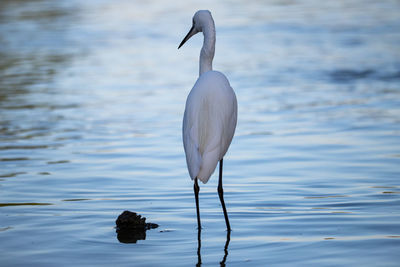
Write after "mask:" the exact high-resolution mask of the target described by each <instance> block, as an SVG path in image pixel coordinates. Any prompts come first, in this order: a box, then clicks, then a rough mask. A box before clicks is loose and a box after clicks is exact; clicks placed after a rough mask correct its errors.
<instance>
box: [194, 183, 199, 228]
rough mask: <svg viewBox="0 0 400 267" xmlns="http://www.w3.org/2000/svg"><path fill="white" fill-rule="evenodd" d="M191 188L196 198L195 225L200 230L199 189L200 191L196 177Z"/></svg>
mask: <svg viewBox="0 0 400 267" xmlns="http://www.w3.org/2000/svg"><path fill="white" fill-rule="evenodd" d="M193 190H194V198H195V200H196V212H197V227H198V229H199V231H200V230H201V223H200V208H199V191H200V187H199V184H198V182H197V178H195V179H194V186H193Z"/></svg>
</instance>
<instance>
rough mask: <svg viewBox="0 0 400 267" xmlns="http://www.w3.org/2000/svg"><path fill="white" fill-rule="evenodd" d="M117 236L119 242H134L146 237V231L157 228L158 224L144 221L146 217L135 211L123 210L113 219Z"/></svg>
mask: <svg viewBox="0 0 400 267" xmlns="http://www.w3.org/2000/svg"><path fill="white" fill-rule="evenodd" d="M115 223H116V224H117V228H116V229H117V230H116V231H117V238H118V240H119V241H120V242H121V243H136V242H137V241H138V240H145V239H146V231H147V230H149V229H153V228H157V227H158V224H155V223H146V218H145V217H142V216H141V215H139V214H136V212H131V211H128V210H126V211H124V212H123V213H121V215H119V216H118V218H117V220H116V221H115Z"/></svg>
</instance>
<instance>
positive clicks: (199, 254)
mask: <svg viewBox="0 0 400 267" xmlns="http://www.w3.org/2000/svg"><path fill="white" fill-rule="evenodd" d="M230 241H231V231H227V232H226V241H225V246H224V256H223V258H222V261H220V263H219V264H220V266H222V267H225V262H226V258H227V257H228V247H229V242H230ZM196 266H201V228H199V229H198V230H197V264H196Z"/></svg>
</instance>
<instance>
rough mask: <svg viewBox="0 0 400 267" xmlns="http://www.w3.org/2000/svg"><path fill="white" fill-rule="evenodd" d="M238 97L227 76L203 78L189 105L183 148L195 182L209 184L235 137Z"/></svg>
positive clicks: (213, 74) (207, 74)
mask: <svg viewBox="0 0 400 267" xmlns="http://www.w3.org/2000/svg"><path fill="white" fill-rule="evenodd" d="M236 118H237V103H236V96H235V93H234V92H233V90H232V88H231V86H230V85H229V82H228V80H227V79H226V77H225V75H223V74H222V73H221V72H218V71H207V72H205V73H203V74H202V75H200V77H199V78H198V80H197V81H196V83H195V85H194V86H193V89H192V90H191V91H190V94H189V96H188V98H187V101H186V108H185V115H184V117H183V144H184V148H185V153H186V162H187V166H188V169H189V174H190V177H191V178H192V179H195V178H196V177H197V178H198V179H199V180H200V181H202V182H203V183H207V181H208V180H209V179H210V176H211V174H212V173H213V172H214V170H215V168H216V166H217V164H218V162H219V161H220V160H221V159H222V158H223V157H224V155H225V153H226V151H227V150H228V147H229V145H230V144H231V141H232V138H233V135H234V133H235V127H236Z"/></svg>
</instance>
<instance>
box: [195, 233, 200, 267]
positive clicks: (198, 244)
mask: <svg viewBox="0 0 400 267" xmlns="http://www.w3.org/2000/svg"><path fill="white" fill-rule="evenodd" d="M196 266H198V267H199V266H201V229H200V228H199V229H197V264H196Z"/></svg>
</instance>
